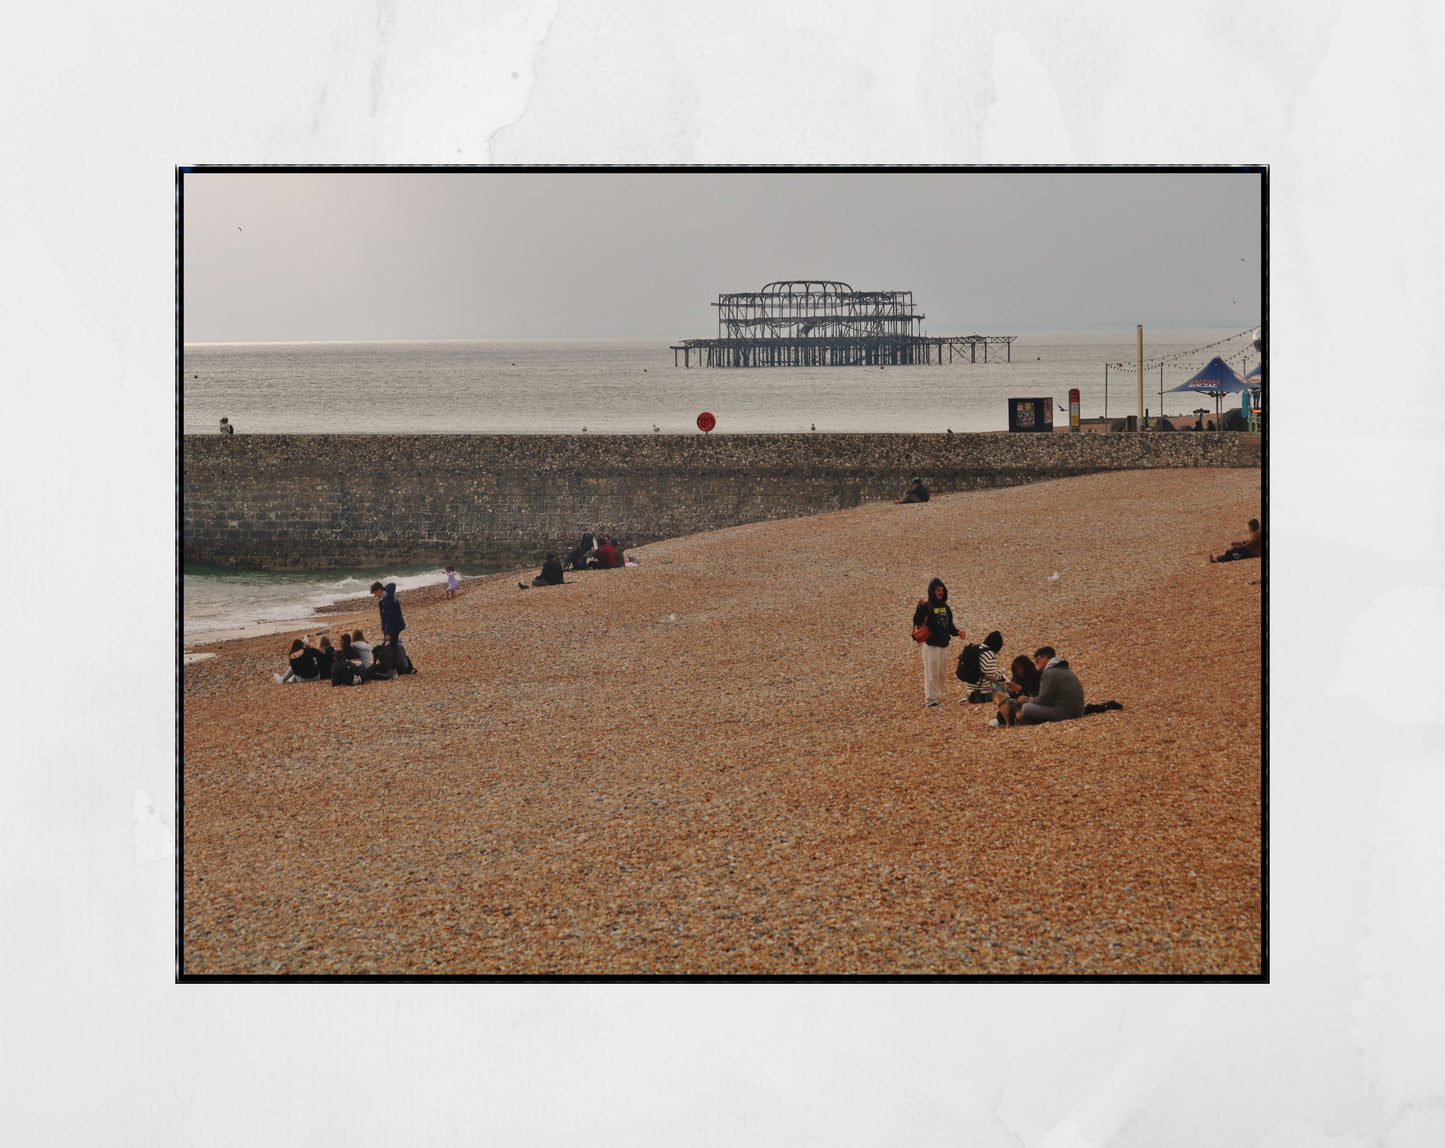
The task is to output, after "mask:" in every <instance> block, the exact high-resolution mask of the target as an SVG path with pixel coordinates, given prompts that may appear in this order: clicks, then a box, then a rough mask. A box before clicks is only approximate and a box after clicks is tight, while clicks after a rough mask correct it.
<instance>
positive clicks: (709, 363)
mask: <svg viewBox="0 0 1445 1148" xmlns="http://www.w3.org/2000/svg"><path fill="white" fill-rule="evenodd" d="M713 306H714V307H716V308H717V325H718V333H717V338H715V339H684V340H682V342H680V343H677V344H676V345H674V346H673V347H672V365H673V366H677V365H678V362H679V359H678V352H681V353H682V358H681V363H682V365H683V366H684V367H691V366H692V360H693V359H697V365H698V366H700V367H854V366H872V365H875V364H876V365H878V366H895V365H908V364H915V363H919V364H934V363H942V362H944V361H945V360H944V355H945V354H947V356H948V358H947V361H948V362H950V363H951V362H953V361H954V357H955V356H957V357H958V358H959V359H960V360H961V359H962V358H963V353H964V350H965V348H966V349H967V351H968V361H969V362H971V363H976V362H978V361H979V349H980V348H982V349H983V361H984V362H985V363H986V362H988V354H989V348H990V347H1002V348H1003V351H1004V359H1005V361H1012V358H1013V341H1014V339H1015V338H1017V336H1015V335H944V336H934V335H925V334H923V332H922V329H921V326H920V325H921V323H922V322H923V319H924V318H925V316H924V315H923V314H922V313H921V312H919V311H917V310H916V308H915V306H914V302H913V292H912V291H855V290H853V288H852V287H850V286H849V285H848V284H846V283H840V282H837V281H835V280H830V279H791V280H784V281H780V282H777V283H769V284H767V286H765V287H764V288H763V289H762V290H761V291H743V292H736V293H732V294H725V295H719V296H718V297H717V302H716V303H714V304H713ZM994 355H995V358H997V351H995V352H994Z"/></svg>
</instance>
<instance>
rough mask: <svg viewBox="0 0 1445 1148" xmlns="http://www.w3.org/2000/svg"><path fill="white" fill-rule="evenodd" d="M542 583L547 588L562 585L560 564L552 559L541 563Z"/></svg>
mask: <svg viewBox="0 0 1445 1148" xmlns="http://www.w3.org/2000/svg"><path fill="white" fill-rule="evenodd" d="M542 581H543V582H545V583H547V585H548V586H560V585H562V563H561V562H559V561H557V559H555V558H553V559H551V560H550V561H547V562H543V563H542Z"/></svg>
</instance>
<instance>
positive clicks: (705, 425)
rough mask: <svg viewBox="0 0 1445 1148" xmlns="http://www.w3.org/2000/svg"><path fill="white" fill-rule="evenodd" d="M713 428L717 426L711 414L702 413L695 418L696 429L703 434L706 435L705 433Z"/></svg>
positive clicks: (707, 412)
mask: <svg viewBox="0 0 1445 1148" xmlns="http://www.w3.org/2000/svg"><path fill="white" fill-rule="evenodd" d="M715 426H717V419H715V418H713V417H712V412H710V411H703V412H702V414H700V415H698V416H697V429H698V430H700V431H702V433H703V434H707V432H708V431H710V430H712V428H713V427H715Z"/></svg>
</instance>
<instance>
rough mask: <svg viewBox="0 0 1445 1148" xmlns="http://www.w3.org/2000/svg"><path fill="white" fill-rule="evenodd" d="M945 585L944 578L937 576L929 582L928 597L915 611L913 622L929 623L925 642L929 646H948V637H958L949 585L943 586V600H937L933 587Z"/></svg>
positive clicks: (915, 623)
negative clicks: (949, 597) (934, 596)
mask: <svg viewBox="0 0 1445 1148" xmlns="http://www.w3.org/2000/svg"><path fill="white" fill-rule="evenodd" d="M935 586H943V579H942V578H935V579H934V580H933V581H932V582H930V583H929V584H928V597H927V598H925V599H924V600H923V601H922V602H920V603H918V608H917V609H915V610H914V611H913V624H914V625H915V626H916V625H918V624H919V623H920V622H927V623H928V640H927V642H926V643H925V644H926V645H929V646H947V645H948V637H949V635H950V634H952V635H953V636H954V637H955V638H956V637H958V627H957V626H955V625H954V624H953V611H952V610H951V609H950V608H949V605H948V587H947V586H943V599H942V601H935V600H934V598H933V588H934V587H935Z"/></svg>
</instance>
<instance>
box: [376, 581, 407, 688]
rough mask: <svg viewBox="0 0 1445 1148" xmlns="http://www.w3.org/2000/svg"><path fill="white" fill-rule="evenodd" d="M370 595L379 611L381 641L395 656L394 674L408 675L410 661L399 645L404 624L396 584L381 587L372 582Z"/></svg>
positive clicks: (404, 649)
mask: <svg viewBox="0 0 1445 1148" xmlns="http://www.w3.org/2000/svg"><path fill="white" fill-rule="evenodd" d="M371 594H372V597H374V598H375V599H376V604H377V607H378V609H380V611H381V640H382V641H383V642H384V643H386V644H388V645H390V646H391V647H392V648H393V650H394V652H395V654H396V672H397V673H399V674H409V673H411V659H410V658H408V657H407V656H406V647H404V646H403V645H402V644H401V632H402V631H403V630H405V629H406V622H405V621H404V620H403V619H402V616H401V603H400V602H398V601H397V600H396V583H395V582H388V583H387V584H386V585H385V586H383V585H382V584H381V583H380V582H373V583H372V584H371Z"/></svg>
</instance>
